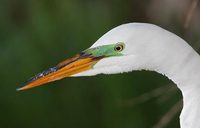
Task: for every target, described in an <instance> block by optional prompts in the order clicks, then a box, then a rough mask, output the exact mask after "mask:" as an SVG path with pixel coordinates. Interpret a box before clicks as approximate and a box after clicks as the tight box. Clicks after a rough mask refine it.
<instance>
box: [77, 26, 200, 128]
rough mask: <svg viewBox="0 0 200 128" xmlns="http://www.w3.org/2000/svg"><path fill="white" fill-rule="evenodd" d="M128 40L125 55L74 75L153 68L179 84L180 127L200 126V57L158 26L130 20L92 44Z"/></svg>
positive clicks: (110, 58) (97, 44)
mask: <svg viewBox="0 0 200 128" xmlns="http://www.w3.org/2000/svg"><path fill="white" fill-rule="evenodd" d="M118 42H124V43H125V49H124V50H123V51H122V53H123V54H124V55H123V56H120V57H109V58H105V59H102V60H100V61H99V62H98V63H97V64H95V65H94V68H93V69H91V70H88V71H85V72H82V73H79V74H76V75H74V76H91V75H96V74H101V73H103V74H115V73H123V72H130V71H133V70H141V69H144V70H152V71H156V72H158V73H161V74H163V75H165V76H167V77H168V78H169V79H171V80H172V81H173V82H174V83H176V84H177V86H178V88H179V89H180V90H181V92H182V95H183V102H184V106H183V110H182V113H181V116H180V124H181V128H199V127H200V56H199V55H198V54H197V53H196V52H195V51H194V50H193V49H192V47H190V46H189V45H188V44H187V43H186V42H185V41H184V40H183V39H181V38H180V37H178V36H176V35H175V34H173V33H171V32H168V31H166V30H164V29H162V28H160V27H158V26H155V25H152V24H145V23H129V24H124V25H121V26H118V27H116V28H114V29H112V30H111V31H109V32H108V33H106V34H105V35H104V36H102V37H101V38H100V39H99V40H97V41H96V42H95V43H94V44H93V45H92V46H91V47H96V46H101V45H106V44H113V43H118Z"/></svg>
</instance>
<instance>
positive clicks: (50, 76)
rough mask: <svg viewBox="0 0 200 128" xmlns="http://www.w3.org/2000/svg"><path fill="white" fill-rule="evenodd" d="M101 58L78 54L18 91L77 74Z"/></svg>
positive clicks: (35, 78)
mask: <svg viewBox="0 0 200 128" xmlns="http://www.w3.org/2000/svg"><path fill="white" fill-rule="evenodd" d="M100 59H102V58H101V57H96V58H95V57H92V56H90V55H83V54H78V55H76V56H74V57H72V58H70V59H67V60H65V61H63V62H61V63H59V64H58V65H57V66H55V67H53V68H49V69H48V70H46V71H44V72H42V73H39V74H38V75H36V76H35V77H33V78H31V79H30V80H28V82H26V83H25V84H23V85H22V86H21V87H20V88H18V89H17V90H18V91H21V90H26V89H29V88H33V87H37V86H40V85H43V84H46V83H49V82H52V81H56V80H60V79H62V78H65V77H68V76H70V75H73V74H77V73H80V72H83V71H86V70H89V69H91V68H92V66H93V65H94V64H95V63H97V62H98V61H99V60H100Z"/></svg>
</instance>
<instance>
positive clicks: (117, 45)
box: [114, 42, 124, 52]
mask: <svg viewBox="0 0 200 128" xmlns="http://www.w3.org/2000/svg"><path fill="white" fill-rule="evenodd" d="M123 49H124V43H122V42H119V43H117V44H116V45H115V48H114V50H115V51H117V52H121V51H122V50H123Z"/></svg>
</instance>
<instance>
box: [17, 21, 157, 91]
mask: <svg viewBox="0 0 200 128" xmlns="http://www.w3.org/2000/svg"><path fill="white" fill-rule="evenodd" d="M143 26H145V27H143ZM148 27H150V28H152V27H153V25H145V24H143V25H141V24H137V23H130V24H125V25H121V26H118V27H116V28H114V29H112V30H110V31H109V32H107V33H106V34H105V35H103V36H102V37H101V38H100V39H99V40H97V41H96V42H95V43H94V44H93V45H92V46H91V47H90V48H88V49H86V50H84V51H82V52H80V53H79V54H77V55H75V56H74V57H71V58H69V59H67V60H65V61H63V62H61V63H59V64H58V65H56V66H55V67H52V68H49V69H47V70H45V71H43V72H41V73H39V74H37V75H36V76H34V77H32V78H31V79H29V80H28V81H27V82H25V83H24V84H22V86H20V87H19V88H18V89H17V90H25V89H29V88H32V87H36V86H40V85H43V84H46V83H49V82H52V81H56V80H60V79H62V78H65V77H72V76H92V75H97V74H115V73H122V72H129V71H132V70H139V69H142V68H143V66H144V65H145V64H146V63H147V60H148V57H144V56H145V55H144V53H147V52H143V51H144V50H146V49H148V47H144V44H148V40H149V38H152V35H151V36H149V34H144V30H143V28H145V33H150V34H151V31H149V32H148V30H149V29H148ZM145 48H146V49H145ZM146 56H147V54H146ZM143 58H145V59H143Z"/></svg>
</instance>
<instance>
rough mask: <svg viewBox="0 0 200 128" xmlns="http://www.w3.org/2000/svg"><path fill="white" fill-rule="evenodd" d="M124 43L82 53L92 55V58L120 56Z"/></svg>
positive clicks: (103, 46) (99, 47)
mask: <svg viewBox="0 0 200 128" xmlns="http://www.w3.org/2000/svg"><path fill="white" fill-rule="evenodd" d="M124 47H125V46H124V43H117V44H109V45H102V46H98V47H95V48H90V49H87V50H85V51H84V52H85V53H87V54H90V55H92V56H93V57H102V56H104V57H109V56H121V55H123V54H122V53H121V51H122V50H123V49H124Z"/></svg>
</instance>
